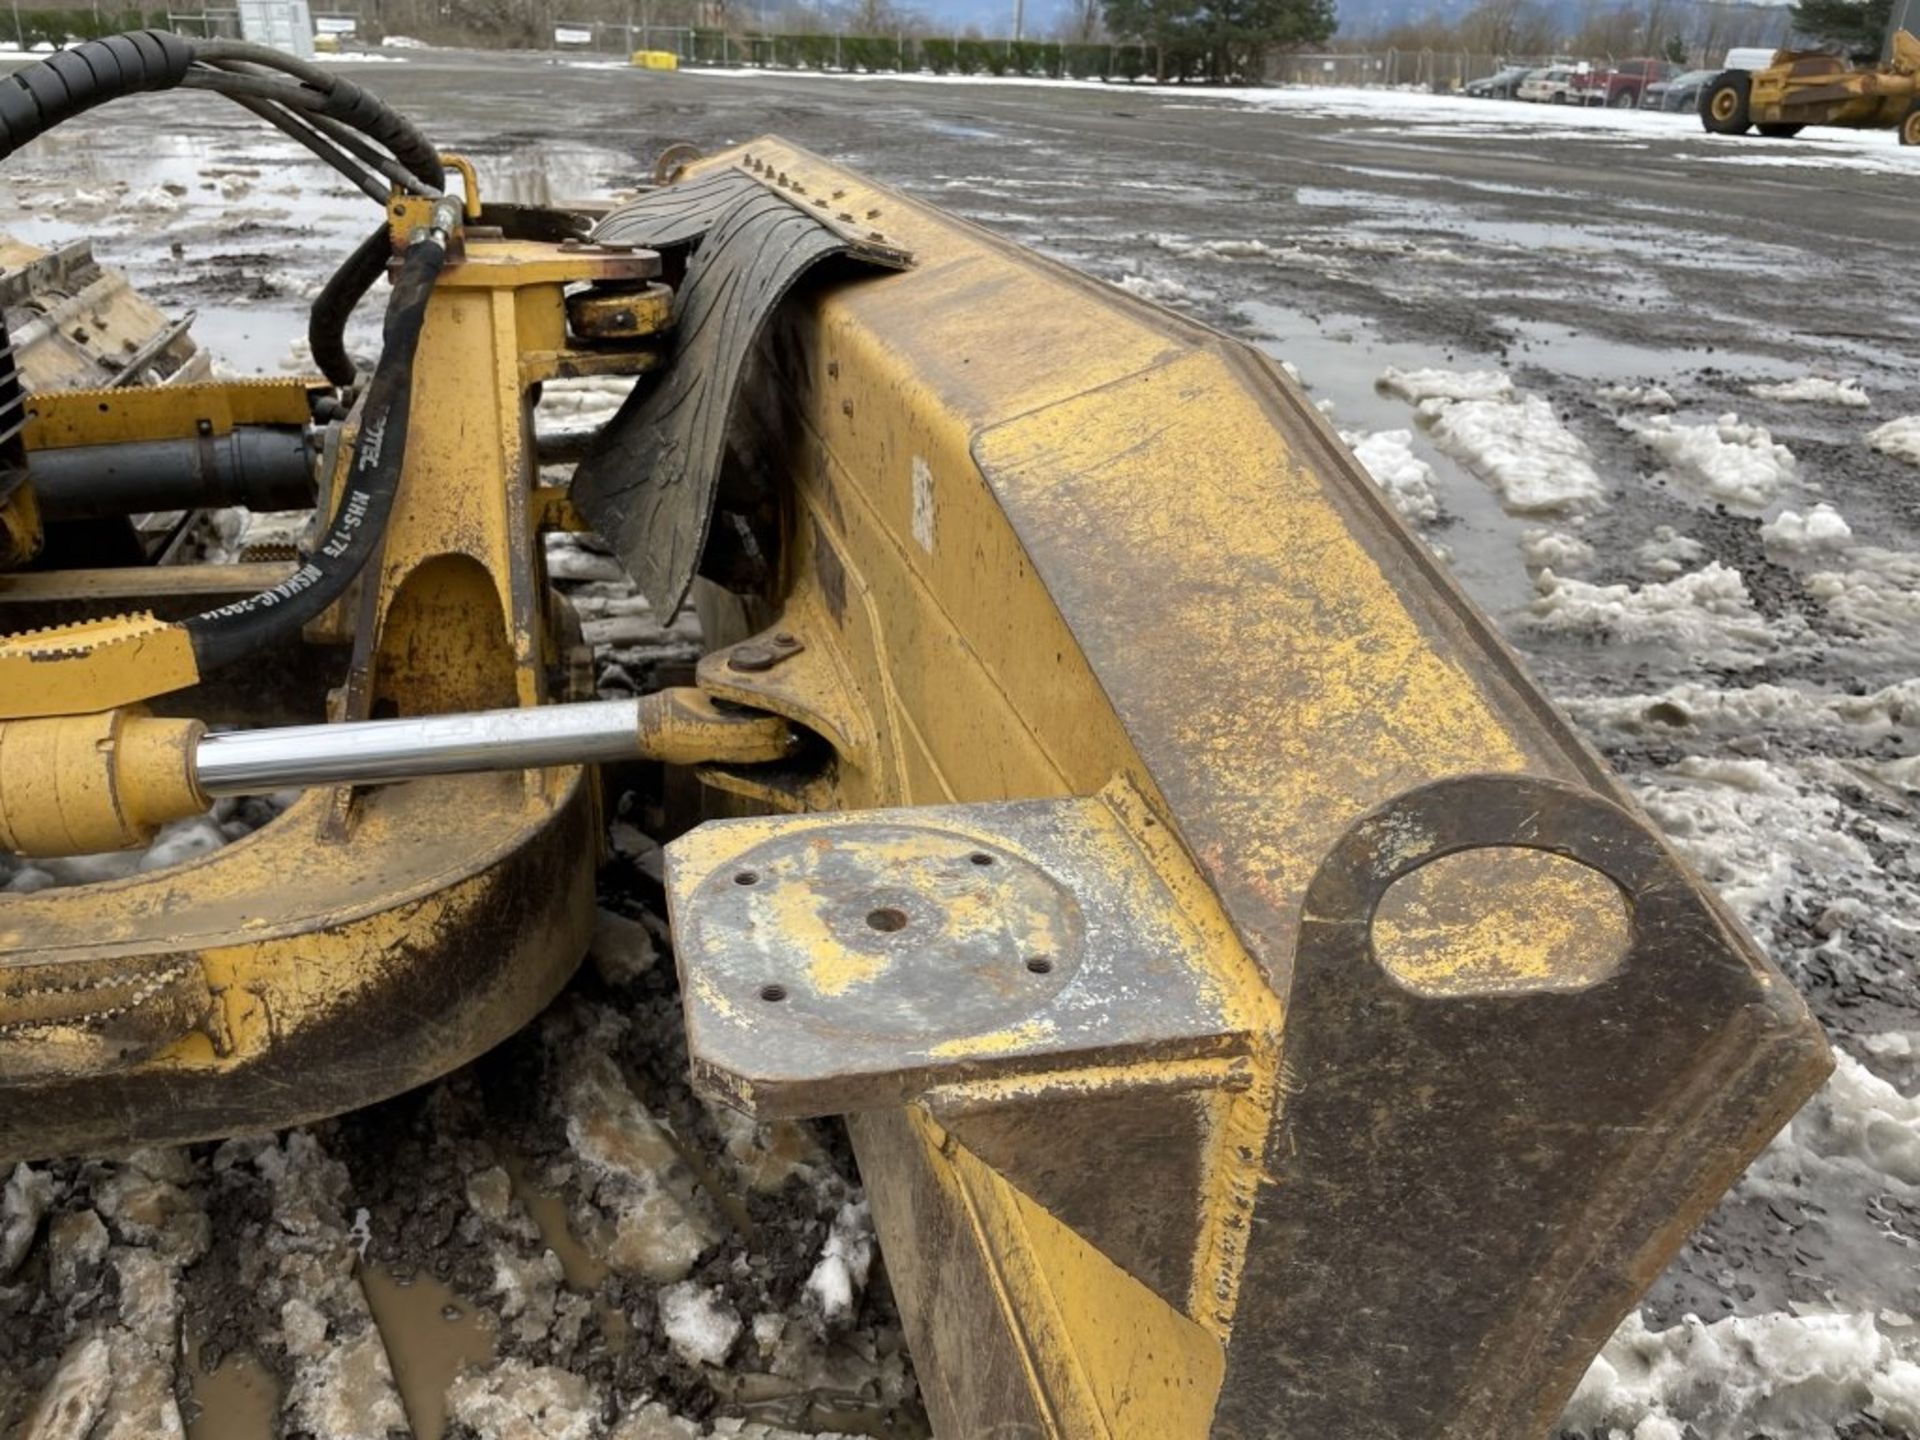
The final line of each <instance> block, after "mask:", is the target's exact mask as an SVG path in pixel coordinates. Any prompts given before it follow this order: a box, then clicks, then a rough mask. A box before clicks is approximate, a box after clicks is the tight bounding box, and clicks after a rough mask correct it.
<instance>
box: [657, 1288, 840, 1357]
mask: <svg viewBox="0 0 1920 1440" xmlns="http://www.w3.org/2000/svg"><path fill="white" fill-rule="evenodd" d="M808 1283H809V1284H811V1283H812V1282H811V1281H809V1282H808ZM660 1328H661V1329H662V1330H664V1331H665V1332H666V1336H667V1344H669V1345H670V1346H672V1347H673V1353H674V1354H676V1355H678V1356H679V1357H680V1358H681V1359H682V1360H684V1361H686V1362H687V1364H689V1365H721V1364H724V1363H726V1358H727V1352H728V1351H729V1350H731V1349H733V1342H734V1341H735V1340H738V1339H739V1338H740V1330H741V1324H740V1317H739V1316H738V1315H736V1314H735V1313H734V1311H733V1307H732V1306H731V1305H729V1304H727V1302H726V1298H725V1297H724V1296H723V1295H722V1294H721V1292H720V1291H719V1289H717V1288H709V1287H707V1286H705V1285H700V1284H697V1283H695V1282H694V1281H692V1280H683V1281H681V1282H680V1283H679V1284H677V1285H669V1286H667V1288H666V1289H664V1290H662V1291H661V1292H660Z"/></svg>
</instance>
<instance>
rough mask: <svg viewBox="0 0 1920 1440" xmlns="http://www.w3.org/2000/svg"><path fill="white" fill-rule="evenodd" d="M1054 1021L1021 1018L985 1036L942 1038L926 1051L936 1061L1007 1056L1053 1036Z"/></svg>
mask: <svg viewBox="0 0 1920 1440" xmlns="http://www.w3.org/2000/svg"><path fill="white" fill-rule="evenodd" d="M1053 1033H1054V1024H1053V1022H1052V1021H1051V1020H1048V1019H1045V1018H1044V1017H1043V1018H1040V1019H1035V1020H1023V1021H1021V1022H1020V1023H1019V1024H1018V1025H1009V1026H1007V1027H1006V1028H1005V1029H1004V1030H991V1031H988V1032H987V1033H986V1034H984V1035H965V1036H961V1037H959V1038H957V1039H953V1040H943V1041H941V1042H940V1043H939V1044H938V1045H935V1046H932V1047H930V1048H929V1049H928V1051H927V1053H928V1054H929V1055H931V1056H933V1057H934V1058H935V1059H938V1060H960V1059H968V1058H972V1057H974V1056H979V1055H1010V1054H1012V1053H1014V1052H1015V1051H1018V1050H1023V1049H1025V1048H1026V1047H1027V1046H1029V1045H1038V1044H1040V1043H1041V1042H1042V1041H1043V1040H1048V1039H1050V1038H1052V1036H1053Z"/></svg>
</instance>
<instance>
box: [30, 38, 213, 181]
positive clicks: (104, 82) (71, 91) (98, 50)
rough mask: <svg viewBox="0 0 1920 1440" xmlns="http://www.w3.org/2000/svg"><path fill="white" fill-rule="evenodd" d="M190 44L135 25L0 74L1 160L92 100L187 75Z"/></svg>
mask: <svg viewBox="0 0 1920 1440" xmlns="http://www.w3.org/2000/svg"><path fill="white" fill-rule="evenodd" d="M193 56H194V52H193V44H192V42H190V41H188V40H186V39H184V38H183V37H181V36H179V35H175V34H173V33H172V32H171V31H167V30H135V31H133V32H131V33H129V34H126V35H109V36H107V37H106V39H104V40H89V41H87V42H86V43H85V44H82V45H76V46H74V47H73V48H72V49H71V50H61V51H57V52H55V53H54V54H52V55H49V56H48V57H47V58H46V59H44V60H39V61H36V62H34V63H33V64H31V65H26V66H23V67H22V68H20V69H18V70H16V71H14V72H13V73H12V74H11V75H8V76H6V77H5V78H4V79H0V160H4V159H5V158H6V157H7V156H9V155H11V154H13V152H14V151H16V150H18V149H19V148H20V147H21V146H22V145H25V144H26V143H27V142H28V141H29V140H33V139H35V138H37V137H38V136H41V135H44V134H45V133H46V132H47V131H49V130H51V129H52V128H53V127H54V126H56V125H58V124H59V123H60V122H61V121H63V120H71V119H72V118H73V117H74V116H75V115H78V114H80V113H82V112H83V111H86V110H91V109H93V107H94V106H96V105H104V104H105V103H106V102H107V101H109V100H115V99H118V98H120V97H121V96H123V95H137V94H139V93H140V92H142V91H145V90H168V89H171V88H172V87H174V86H175V85H178V84H179V83H180V82H181V81H182V80H183V79H185V78H186V74H187V69H188V67H189V66H190V65H192V64H193Z"/></svg>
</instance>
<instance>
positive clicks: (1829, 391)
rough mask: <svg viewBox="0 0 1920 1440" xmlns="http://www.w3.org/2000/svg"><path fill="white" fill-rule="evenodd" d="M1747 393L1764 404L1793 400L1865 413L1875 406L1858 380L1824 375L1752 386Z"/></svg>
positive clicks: (1804, 376)
mask: <svg viewBox="0 0 1920 1440" xmlns="http://www.w3.org/2000/svg"><path fill="white" fill-rule="evenodd" d="M1747 393H1748V394H1749V395H1757V396H1759V397H1760V398H1761V399H1762V400H1791V401H1797V402H1803V403H1806V404H1813V405H1845V406H1847V407H1848V408H1849V409H1853V410H1864V409H1866V408H1867V406H1868V405H1870V404H1872V403H1873V402H1872V401H1871V400H1869V399H1868V398H1867V392H1866V391H1865V390H1864V389H1862V388H1861V385H1860V382H1859V381H1858V380H1855V379H1847V380H1829V379H1828V378H1827V377H1826V376H1824V375H1803V376H1801V377H1800V378H1799V379H1798V380H1783V381H1780V382H1778V383H1775V384H1765V385H1749V386H1748V387H1747Z"/></svg>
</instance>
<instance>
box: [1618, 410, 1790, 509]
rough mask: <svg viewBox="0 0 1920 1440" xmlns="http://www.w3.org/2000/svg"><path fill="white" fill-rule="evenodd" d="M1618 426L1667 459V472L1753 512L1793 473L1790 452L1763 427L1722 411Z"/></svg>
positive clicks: (1628, 419) (1624, 422) (1624, 421)
mask: <svg viewBox="0 0 1920 1440" xmlns="http://www.w3.org/2000/svg"><path fill="white" fill-rule="evenodd" d="M1620 425H1621V428H1622V429H1624V430H1626V431H1628V432H1629V433H1630V434H1633V435H1635V436H1638V437H1639V439H1640V441H1641V442H1642V443H1643V444H1645V445H1646V446H1647V447H1648V448H1649V449H1651V450H1652V451H1653V452H1654V453H1655V454H1656V455H1658V456H1659V457H1660V458H1661V459H1662V460H1664V461H1665V462H1666V463H1667V467H1668V469H1669V471H1670V472H1671V473H1672V474H1673V475H1675V476H1676V477H1677V478H1679V479H1680V480H1682V481H1683V482H1684V483H1686V484H1689V485H1691V486H1692V487H1693V488H1695V489H1697V490H1699V491H1701V492H1703V493H1704V494H1705V495H1707V496H1708V497H1709V498H1710V499H1714V500H1719V501H1722V502H1723V503H1725V504H1727V505H1730V506H1738V507H1741V508H1744V509H1749V510H1759V509H1763V508H1765V506H1766V505H1767V504H1768V502H1770V501H1771V500H1773V498H1774V497H1775V496H1776V495H1778V494H1779V493H1780V490H1781V488H1782V487H1783V486H1785V485H1786V484H1787V483H1788V482H1789V481H1791V480H1792V479H1793V475H1794V459H1793V452H1792V451H1791V450H1789V449H1787V447H1786V446H1784V445H1776V444H1775V443H1774V440H1773V436H1772V435H1771V434H1770V433H1769V432H1768V431H1767V429H1766V427H1765V426H1763V425H1743V424H1741V423H1740V417H1739V416H1738V415H1733V414H1727V415H1722V416H1721V417H1720V418H1719V419H1718V420H1716V421H1714V422H1713V423H1712V424H1711V425H1680V424H1676V423H1675V422H1674V420H1673V419H1672V417H1671V416H1667V415H1655V416H1652V417H1650V418H1648V419H1645V420H1641V419H1637V418H1635V417H1632V416H1625V417H1622V419H1621V421H1620Z"/></svg>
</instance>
